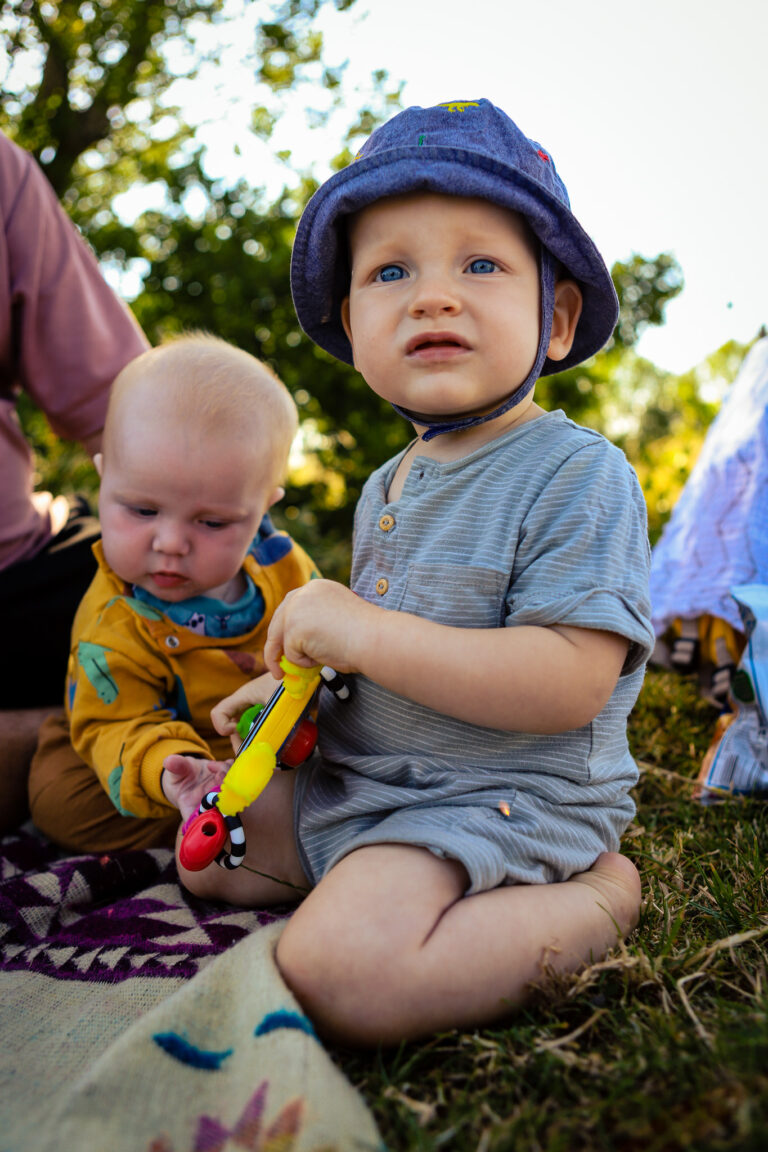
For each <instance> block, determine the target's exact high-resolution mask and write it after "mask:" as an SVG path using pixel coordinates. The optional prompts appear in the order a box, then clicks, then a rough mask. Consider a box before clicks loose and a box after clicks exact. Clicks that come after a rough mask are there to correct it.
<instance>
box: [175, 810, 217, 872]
mask: <svg viewBox="0 0 768 1152" xmlns="http://www.w3.org/2000/svg"><path fill="white" fill-rule="evenodd" d="M226 842H227V826H226V824H225V823H224V817H223V816H222V814H221V812H219V810H218V808H211V809H209V810H208V811H207V812H201V813H200V814H199V815H198V816H196V817H195V818H194V820H193V821H192V823H191V824H190V825H189V827H188V828H187V830H186V832H185V833H184V835H183V836H182V839H181V844H180V845H179V863H180V864H181V866H182V868H186V869H187V871H188V872H202V870H203V868H207V867H208V865H209V864H212V863H213V861H214V860H215V859H216V857H217V856H218V854H219V852H221V850H222V848H223V847H224V845H225V844H226Z"/></svg>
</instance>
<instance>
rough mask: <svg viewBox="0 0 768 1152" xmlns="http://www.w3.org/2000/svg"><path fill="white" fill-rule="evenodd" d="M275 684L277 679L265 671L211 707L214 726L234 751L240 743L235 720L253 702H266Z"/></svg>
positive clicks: (250, 706)
mask: <svg viewBox="0 0 768 1152" xmlns="http://www.w3.org/2000/svg"><path fill="white" fill-rule="evenodd" d="M277 685H278V681H277V680H275V679H274V677H273V676H270V674H269V672H265V673H264V675H263V676H257V677H256V679H255V680H249V681H248V683H247V684H243V686H242V688H238V689H237V691H236V692H233V693H232V695H231V696H226V697H225V698H224V699H223V700H221V701H220V702H219V703H218V704H217V705H216V707H215V708H212V709H211V720H212V721H213V726H214V728H215V729H216V731H217V732H218V733H219V735H220V736H229V737H230V739H231V741H232V747H233V748H234V750H235V752H237V750H238V748H239V747H240V745H241V743H242V740H241V739H240V737H239V736H238V734H237V722H238V720H239V719H240V717H241V716H242V714H243V712H245V711H246V709H248V708H252V707H253V705H254V704H266V702H267V700H269V698H270V696H271V695H272V693H273V692H274V690H275V688H277Z"/></svg>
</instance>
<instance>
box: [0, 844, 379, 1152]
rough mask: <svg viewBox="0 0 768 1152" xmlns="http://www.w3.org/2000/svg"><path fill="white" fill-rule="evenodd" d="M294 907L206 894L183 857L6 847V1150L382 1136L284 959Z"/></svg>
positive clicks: (369, 1141) (358, 1143)
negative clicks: (279, 953) (273, 907)
mask: <svg viewBox="0 0 768 1152" xmlns="http://www.w3.org/2000/svg"><path fill="white" fill-rule="evenodd" d="M285 915H287V913H284V914H282V915H281V914H279V913H278V914H275V913H274V912H263V911H242V910H236V909H233V908H228V907H225V906H223V905H219V904H213V903H208V902H205V901H201V900H197V899H196V898H194V897H192V896H190V895H189V894H188V893H186V892H185V891H184V890H183V889H182V888H181V887H180V885H179V884H178V881H177V879H176V873H175V867H174V863H173V855H172V853H171V852H170V851H167V850H161V849H156V850H152V851H134V852H122V853H110V854H102V855H93V856H77V857H65V856H62V855H61V854H60V853H59V852H58V851H57V850H56V849H55V848H53V847H52V846H51V845H50V844H49V843H48V842H47V841H45V840H44V839H43V838H42V837H41V836H39V835H38V834H37V833H36V832H35V830H34V829H33V828H32V827H31V826H30V825H27V826H26V827H25V828H24V829H22V830H21V831H20V832H19V833H18V834H17V835H14V836H10V837H6V838H5V839H3V840H1V841H0V1152H59V1150H62V1152H63V1150H65V1149H66V1150H67V1152H71V1150H73V1149H76V1150H77V1152H235V1150H238V1152H247V1150H252V1152H257V1150H258V1152H346V1150H347V1149H349V1150H350V1152H351V1150H353V1149H354V1150H364V1149H369V1150H370V1149H377V1150H381V1148H382V1145H381V1141H380V1138H379V1136H378V1133H377V1131H376V1127H375V1124H374V1122H373V1119H372V1117H371V1116H370V1113H369V1112H368V1110H367V1108H366V1106H365V1105H364V1103H363V1101H362V1099H361V1098H360V1096H359V1095H358V1093H357V1092H356V1090H355V1089H354V1088H353V1087H352V1085H351V1084H350V1083H349V1082H348V1081H347V1080H346V1078H345V1077H344V1076H343V1075H342V1074H341V1072H340V1071H339V1070H338V1069H337V1068H336V1066H335V1065H334V1064H333V1062H332V1061H331V1059H330V1057H329V1055H328V1054H327V1052H326V1051H325V1050H324V1048H323V1047H322V1045H321V1044H320V1043H319V1042H318V1040H317V1038H316V1036H315V1034H314V1031H313V1029H312V1026H311V1024H310V1022H309V1020H307V1018H306V1017H305V1016H304V1015H303V1014H302V1012H301V1010H300V1008H299V1006H298V1004H297V1003H296V1001H295V1000H294V999H293V997H292V995H291V993H290V992H289V990H288V988H287V987H286V986H285V984H284V983H283V981H282V980H281V978H280V975H279V973H278V971H277V968H276V966H275V963H274V959H273V951H274V946H275V942H276V940H277V938H278V936H279V934H280V931H281V930H282V927H283V924H284V923H285Z"/></svg>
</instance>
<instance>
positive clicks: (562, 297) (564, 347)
mask: <svg viewBox="0 0 768 1152" xmlns="http://www.w3.org/2000/svg"><path fill="white" fill-rule="evenodd" d="M581 304H582V300H581V288H579V286H578V284H577V283H576V281H575V280H558V282H557V284H555V308H554V314H553V316H552V334H551V336H550V340H549V348H548V349H547V356H548V357H549V359H550V360H564V359H565V357H566V356H567V355H568V353H569V352H570V350H571V347H572V345H573V341H574V339H575V337H576V326H577V324H578V323H579V317H580V316H581Z"/></svg>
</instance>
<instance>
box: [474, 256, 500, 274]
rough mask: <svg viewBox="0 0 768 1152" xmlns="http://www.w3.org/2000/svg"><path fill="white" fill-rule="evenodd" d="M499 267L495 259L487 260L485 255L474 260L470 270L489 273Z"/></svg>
mask: <svg viewBox="0 0 768 1152" xmlns="http://www.w3.org/2000/svg"><path fill="white" fill-rule="evenodd" d="M497 268H498V265H497V264H496V263H495V262H494V261H493V260H487V259H485V258H484V257H480V258H479V259H477V260H473V261H472V263H471V264H470V266H469V271H470V272H479V273H487V272H495V271H496V269H497Z"/></svg>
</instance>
